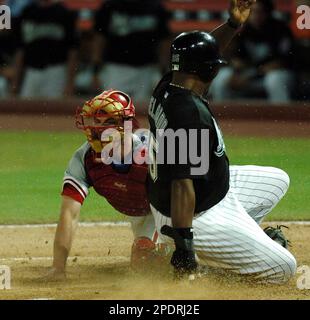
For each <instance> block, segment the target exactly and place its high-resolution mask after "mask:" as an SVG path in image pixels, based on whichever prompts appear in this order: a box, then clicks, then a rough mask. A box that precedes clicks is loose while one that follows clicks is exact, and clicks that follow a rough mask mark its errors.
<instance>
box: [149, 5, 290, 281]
mask: <svg viewBox="0 0 310 320" xmlns="http://www.w3.org/2000/svg"><path fill="white" fill-rule="evenodd" d="M254 2H255V1H237V0H232V1H230V11H229V13H230V18H229V20H228V22H227V23H225V24H224V25H222V26H220V27H219V28H218V29H216V30H215V31H213V32H212V35H211V34H208V33H206V32H199V31H194V32H188V33H183V34H181V35H180V36H178V37H177V38H176V39H175V40H174V42H173V44H172V59H171V70H172V71H173V74H172V77H171V75H167V76H166V77H164V79H163V80H162V81H161V82H160V83H159V85H158V87H157V88H156V89H155V92H154V94H153V98H152V100H151V103H150V107H149V122H150V129H151V137H150V149H149V153H150V155H151V156H152V158H153V163H152V165H150V170H149V173H150V174H149V190H148V191H149V199H150V203H151V209H152V212H153V215H154V218H155V224H156V228H157V231H158V232H159V237H160V238H159V240H160V241H163V242H166V241H169V240H170V241H171V239H170V238H172V239H174V243H175V251H174V253H173V256H172V259H171V264H172V265H173V266H174V269H175V271H176V274H177V275H183V274H185V273H192V272H195V270H196V269H197V261H196V259H195V254H197V256H198V259H199V262H200V263H201V264H206V265H208V266H212V267H216V268H223V269H225V270H228V271H231V272H234V273H238V274H242V275H248V276H252V277H255V278H257V279H261V280H262V279H264V280H267V281H269V282H283V281H286V280H287V279H289V278H290V277H291V276H293V275H294V273H295V271H296V261H295V258H294V257H293V256H292V255H291V254H290V252H289V251H288V250H287V249H285V248H284V247H283V246H286V245H287V242H286V241H285V238H284V237H283V234H282V232H281V230H279V229H277V234H278V236H279V238H282V240H284V241H283V242H282V245H283V246H281V245H279V243H277V242H276V241H272V240H271V238H270V237H269V236H268V235H267V234H266V233H265V232H264V231H263V230H262V229H261V228H260V227H259V223H260V222H261V221H262V219H263V218H264V217H265V215H266V214H267V213H269V212H270V211H271V210H272V209H273V208H274V207H275V205H276V204H277V203H278V202H279V201H280V199H281V198H282V197H283V196H284V194H285V193H286V191H287V189H288V186H289V177H288V175H287V174H286V173H285V172H284V171H282V170H280V169H276V168H270V167H258V166H229V162H228V158H227V156H226V152H225V144H224V141H223V137H222V134H221V131H220V129H219V127H218V125H217V123H216V121H215V119H214V117H213V115H212V112H211V111H210V109H209V106H208V101H207V100H205V99H204V96H205V94H206V92H207V91H208V88H209V86H210V83H211V82H212V80H213V79H214V77H215V76H216V74H217V72H218V70H219V68H220V67H221V65H224V64H225V61H223V59H221V54H220V53H222V52H223V49H224V48H225V47H226V45H227V44H228V42H229V41H230V40H231V39H232V37H233V35H234V34H235V33H236V30H238V28H239V26H240V25H241V24H242V23H244V22H245V21H246V20H247V18H248V16H249V14H250V7H251V5H252V4H253V3H254ZM158 129H163V130H164V132H168V131H167V130H168V129H172V130H173V131H176V130H178V129H184V130H185V131H186V133H187V137H188V132H189V130H190V129H195V130H197V132H198V135H197V137H200V134H201V133H202V129H208V130H209V135H210V138H209V150H207V151H208V154H207V156H208V157H209V170H208V171H207V173H192V169H195V168H196V167H195V166H193V165H192V164H191V161H190V159H191V154H190V152H189V151H188V150H190V148H189V146H188V145H187V151H186V152H187V161H185V163H184V164H179V163H178V160H177V162H176V164H169V162H168V161H167V160H165V162H164V163H163V164H159V163H157V162H156V161H157V159H158V156H160V153H159V150H161V148H162V146H163V145H161V144H164V150H165V152H166V154H165V156H168V155H170V154H171V149H172V146H171V145H169V151H167V149H168V148H167V144H165V140H163V139H161V140H158V139H157V140H156V137H157V136H156V134H157V133H158V132H157V130H158ZM201 139H202V138H201ZM176 140H177V139H176ZM193 142H194V143H193ZM195 144H196V146H198V150H197V154H201V153H202V150H203V145H202V144H201V141H200V140H199V138H196V140H195V141H191V146H192V145H195ZM184 145H186V141H181V142H180V143H179V145H177V146H176V150H175V151H176V154H177V155H178V154H179V153H178V151H179V149H181V148H182V146H184ZM199 146H201V148H200V149H199ZM183 150H184V149H183ZM203 160H204V159H202V161H203ZM167 236H168V237H167Z"/></svg>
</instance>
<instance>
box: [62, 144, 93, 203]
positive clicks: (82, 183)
mask: <svg viewBox="0 0 310 320" xmlns="http://www.w3.org/2000/svg"><path fill="white" fill-rule="evenodd" d="M89 148H90V145H89V143H88V142H86V143H84V144H83V145H82V146H81V147H80V148H79V149H78V150H77V151H76V152H75V153H74V155H73V156H72V158H71V160H70V162H69V164H68V167H67V169H66V171H65V175H64V179H63V187H64V186H65V185H66V184H70V185H71V186H73V187H74V188H75V189H76V190H77V191H78V192H79V193H80V194H81V196H82V197H83V199H85V198H86V197H87V195H88V189H89V187H90V185H89V182H88V181H87V174H86V171H85V165H84V158H85V154H86V152H87V151H88V150H89Z"/></svg>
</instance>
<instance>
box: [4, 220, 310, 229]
mask: <svg viewBox="0 0 310 320" xmlns="http://www.w3.org/2000/svg"><path fill="white" fill-rule="evenodd" d="M268 223H270V224H277V225H281V224H284V225H302V226H309V225H310V221H265V222H264V224H268ZM79 226H80V227H84V228H92V227H130V222H125V221H119V222H80V223H79ZM56 227H57V224H56V223H47V224H8V225H5V224H3V225H0V229H23V228H25V229H27V228H56Z"/></svg>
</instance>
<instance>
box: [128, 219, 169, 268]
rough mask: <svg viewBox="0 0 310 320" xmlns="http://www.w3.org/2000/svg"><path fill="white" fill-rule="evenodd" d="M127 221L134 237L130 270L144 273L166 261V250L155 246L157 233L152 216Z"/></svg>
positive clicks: (167, 251) (160, 246) (167, 252)
mask: <svg viewBox="0 0 310 320" xmlns="http://www.w3.org/2000/svg"><path fill="white" fill-rule="evenodd" d="M129 220H130V223H131V229H132V232H133V236H134V241H133V244H132V247H131V261H130V265H131V267H132V269H134V270H135V271H142V272H144V271H147V270H149V269H150V268H152V267H153V268H154V267H156V265H157V266H158V264H160V263H162V262H163V261H164V260H165V259H167V255H168V254H169V250H168V248H166V247H164V246H163V245H156V242H157V232H156V230H155V223H154V218H153V215H152V214H151V213H150V214H148V215H147V216H143V217H130V218H129Z"/></svg>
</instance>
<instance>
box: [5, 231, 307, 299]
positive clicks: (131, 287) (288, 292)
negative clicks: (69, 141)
mask: <svg viewBox="0 0 310 320" xmlns="http://www.w3.org/2000/svg"><path fill="white" fill-rule="evenodd" d="M54 232H55V228H54V227H47V226H45V227H22V226H20V227H17V228H7V227H4V228H2V227H1V230H0V243H1V244H2V245H1V247H0V265H8V266H10V267H11V273H12V289H11V290H5V291H4V290H0V300H2V299H112V300H114V299H120V300H122V299H195V300H199V299H203V300H204V299H255V300H256V299H310V290H299V289H298V288H297V286H296V280H297V278H298V276H300V275H296V277H295V278H294V279H292V280H291V281H290V282H289V283H287V284H285V285H281V286H279V285H258V284H252V283H246V282H242V281H240V279H235V278H231V277H221V278H219V277H218V276H215V275H212V274H210V275H207V276H206V277H204V278H202V279H200V281H199V282H194V283H188V282H187V281H181V282H178V283H176V282H174V281H173V280H172V276H171V274H169V273H168V272H167V269H163V270H157V271H156V272H155V271H154V272H148V274H147V275H138V274H136V273H134V272H133V271H131V270H130V267H129V255H130V246H131V242H132V235H131V232H130V229H129V227H127V226H117V227H115V226H108V227H107V226H91V227H80V228H79V230H78V234H77V238H76V241H75V243H74V246H73V249H72V255H71V259H70V261H69V263H68V279H67V280H65V281H63V282H45V281H42V279H40V278H41V277H42V276H44V275H45V274H46V272H47V271H48V267H49V265H50V264H51V254H52V244H53V236H54ZM287 235H288V237H289V238H290V239H291V241H292V243H293V247H292V248H291V251H292V253H293V254H294V255H295V256H296V258H297V260H298V265H299V266H301V265H310V256H309V252H310V241H309V240H310V225H292V226H291V227H290V229H289V230H288V231H287Z"/></svg>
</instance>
